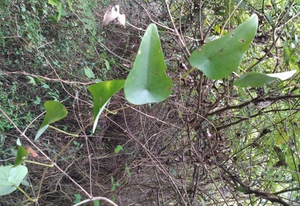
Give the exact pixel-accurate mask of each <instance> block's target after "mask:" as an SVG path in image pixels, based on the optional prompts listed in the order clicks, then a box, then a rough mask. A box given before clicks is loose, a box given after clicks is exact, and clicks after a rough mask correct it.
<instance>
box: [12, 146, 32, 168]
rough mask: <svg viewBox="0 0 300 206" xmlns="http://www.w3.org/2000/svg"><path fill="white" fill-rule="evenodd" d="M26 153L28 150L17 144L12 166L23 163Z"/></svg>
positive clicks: (27, 153)
mask: <svg viewBox="0 0 300 206" xmlns="http://www.w3.org/2000/svg"><path fill="white" fill-rule="evenodd" d="M28 155H29V150H27V149H26V148H25V147H23V146H18V152H17V157H16V160H15V164H14V166H18V165H19V164H21V163H23V162H24V161H25V160H26V158H27V156H28Z"/></svg>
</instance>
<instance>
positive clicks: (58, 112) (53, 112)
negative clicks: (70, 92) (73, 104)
mask: <svg viewBox="0 0 300 206" xmlns="http://www.w3.org/2000/svg"><path fill="white" fill-rule="evenodd" d="M44 107H45V109H46V115H45V118H44V121H43V123H42V125H41V126H40V129H39V131H38V132H37V134H36V136H35V139H34V140H37V139H38V138H39V137H40V136H41V135H42V134H43V133H44V131H45V130H46V129H47V128H48V126H49V124H51V123H54V122H56V121H58V120H61V119H63V118H65V117H66V116H67V113H68V112H67V109H66V108H65V106H64V105H63V104H61V103H59V102H56V101H50V100H49V101H46V102H45V103H44Z"/></svg>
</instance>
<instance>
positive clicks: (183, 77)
mask: <svg viewBox="0 0 300 206" xmlns="http://www.w3.org/2000/svg"><path fill="white" fill-rule="evenodd" d="M195 69H196V68H195V67H192V68H191V69H190V70H189V71H187V72H186V73H185V74H184V75H183V76H182V77H181V79H185V78H186V77H187V76H188V75H189V74H190V73H191V72H192V71H194V70H195Z"/></svg>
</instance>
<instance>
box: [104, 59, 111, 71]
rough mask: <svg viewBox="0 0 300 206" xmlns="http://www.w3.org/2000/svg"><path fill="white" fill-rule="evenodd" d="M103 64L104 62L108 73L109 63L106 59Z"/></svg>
mask: <svg viewBox="0 0 300 206" xmlns="http://www.w3.org/2000/svg"><path fill="white" fill-rule="evenodd" d="M104 62H105V67H106V69H107V71H109V70H110V65H109V62H108V61H107V60H106V59H104Z"/></svg>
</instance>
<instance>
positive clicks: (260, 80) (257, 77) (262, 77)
mask: <svg viewBox="0 0 300 206" xmlns="http://www.w3.org/2000/svg"><path fill="white" fill-rule="evenodd" d="M296 72H297V70H292V71H288V72H281V73H274V74H263V73H259V72H249V73H246V74H243V75H242V76H241V77H240V78H239V79H237V80H236V81H235V82H234V85H235V86H238V87H261V86H263V85H264V84H268V83H270V82H272V81H274V80H276V79H280V80H282V81H284V80H287V79H289V78H290V77H292V76H293V75H294V74H295V73H296Z"/></svg>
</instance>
